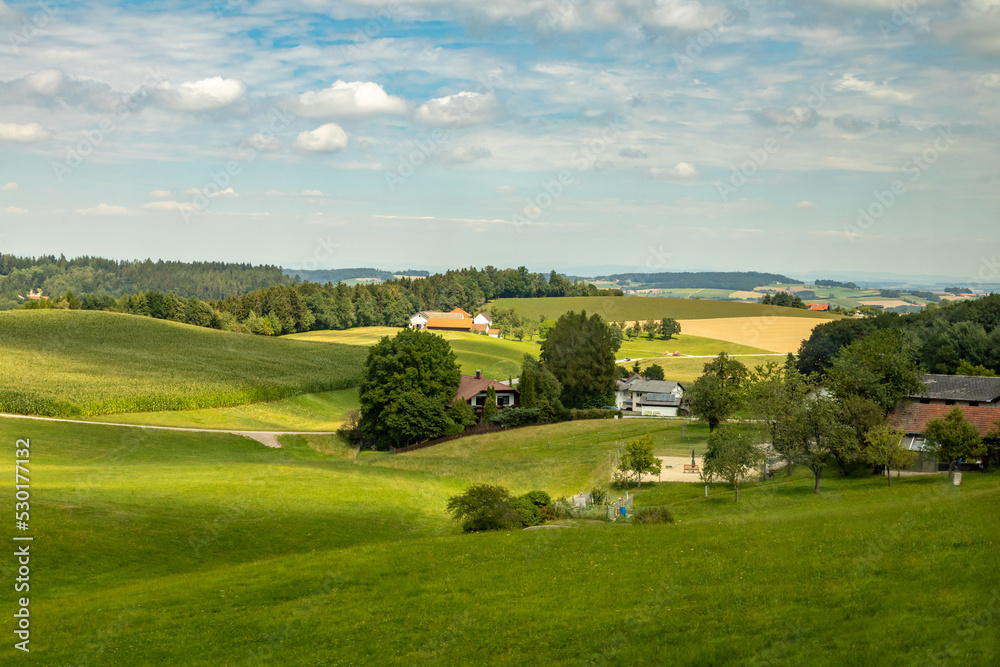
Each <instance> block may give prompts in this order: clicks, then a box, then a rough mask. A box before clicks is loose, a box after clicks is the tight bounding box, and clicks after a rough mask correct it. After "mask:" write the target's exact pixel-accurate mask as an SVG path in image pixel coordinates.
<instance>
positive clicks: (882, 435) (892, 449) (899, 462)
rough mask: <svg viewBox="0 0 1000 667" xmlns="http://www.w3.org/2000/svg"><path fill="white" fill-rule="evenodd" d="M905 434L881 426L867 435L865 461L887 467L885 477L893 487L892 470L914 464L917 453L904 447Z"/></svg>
mask: <svg viewBox="0 0 1000 667" xmlns="http://www.w3.org/2000/svg"><path fill="white" fill-rule="evenodd" d="M903 436H904V433H903V432H902V431H899V430H897V429H895V428H893V427H891V426H889V425H888V424H884V423H883V424H880V425H879V426H876V427H875V428H873V429H871V430H869V431H868V433H866V434H865V445H866V446H865V449H864V457H865V460H866V461H868V462H869V463H871V464H873V465H880V466H885V476H886V478H887V479H888V480H889V486H892V469H893V468H896V469H897V470H898V469H900V468H905V467H906V466H908V465H910V464H911V463H912V462H913V457H914V456H915V455H916V452H912V451H910V450H909V449H907V448H906V447H905V446H904V445H903Z"/></svg>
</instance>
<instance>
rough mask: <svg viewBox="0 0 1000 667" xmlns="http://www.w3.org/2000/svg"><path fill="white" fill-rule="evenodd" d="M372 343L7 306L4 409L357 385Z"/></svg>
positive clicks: (151, 406)
mask: <svg viewBox="0 0 1000 667" xmlns="http://www.w3.org/2000/svg"><path fill="white" fill-rule="evenodd" d="M364 356H365V353H364V350H361V349H359V348H357V347H355V346H351V345H336V346H331V345H320V344H317V343H303V342H296V341H288V340H276V339H273V338H267V337H264V336H252V335H249V334H235V333H227V332H223V331H215V330H212V329H204V328H201V327H195V326H190V325H187V324H180V323H177V322H166V321H163V320H155V319H152V318H149V317H140V316H137V315H123V314H120V313H105V312H98V311H82V310H35V311H31V310H25V311H9V312H3V313H0V372H2V373H3V377H4V386H3V388H2V389H0V412H13V413H17V414H38V415H46V416H53V417H82V416H88V415H100V414H113V413H121V412H140V411H152V410H182V409H195V408H206V407H225V406H233V405H242V404H246V403H254V402H258V401H265V400H275V399H279V398H285V397H288V396H294V395H297V394H304V393H310V392H321V391H330V390H334V389H344V388H347V387H350V386H354V385H355V384H356V383H357V378H358V375H359V374H360V372H361V368H362V362H363V360H364Z"/></svg>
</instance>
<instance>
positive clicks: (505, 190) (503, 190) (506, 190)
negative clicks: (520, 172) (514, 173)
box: [493, 185, 514, 195]
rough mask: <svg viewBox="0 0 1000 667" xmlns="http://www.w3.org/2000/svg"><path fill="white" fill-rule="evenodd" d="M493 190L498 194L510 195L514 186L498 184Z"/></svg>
mask: <svg viewBox="0 0 1000 667" xmlns="http://www.w3.org/2000/svg"><path fill="white" fill-rule="evenodd" d="M493 192H495V193H497V194H498V195H510V194H514V186H513V185H498V186H497V187H496V188H495V189H494V190H493Z"/></svg>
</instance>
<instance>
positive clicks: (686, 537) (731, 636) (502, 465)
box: [0, 419, 1000, 666]
mask: <svg viewBox="0 0 1000 667" xmlns="http://www.w3.org/2000/svg"><path fill="white" fill-rule="evenodd" d="M647 426H648V428H650V430H651V431H655V432H654V436H655V437H657V438H658V439H662V443H663V444H664V445H666V444H667V443H668V441H676V440H677V439H678V438H679V437H681V436H680V435H679V431H677V430H676V429H679V428H680V426H681V425H680V424H679V423H674V422H668V421H660V420H634V421H633V420H624V422H623V423H620V422H617V421H613V420H612V421H601V422H584V423H570V424H560V425H557V426H552V427H538V428H533V429H524V430H522V431H518V432H516V433H514V432H510V433H504V434H496V435H494V436H478V437H475V438H469V439H467V440H466V441H465V442H464V443H462V445H461V446H459V445H458V444H457V443H458V442H461V441H457V442H456V443H448V445H444V446H442V447H446V449H440V450H438V451H437V452H435V450H434V448H431V449H428V450H421V451H418V452H412V453H410V454H402V455H397V456H395V457H393V456H392V455H388V454H374V453H371V454H368V455H365V456H362V457H361V458H359V459H358V460H357V461H355V459H354V457H353V455H352V453H351V452H350V451H349V450H347V449H346V448H340V449H338V448H337V445H336V444H335V443H333V442H332V441H330V440H329V439H328V438H326V437H325V436H307V437H294V438H286V439H285V441H284V442H285V448H284V449H281V450H270V449H267V448H265V447H262V446H261V445H260V444H259V443H256V442H253V441H250V440H246V439H242V438H238V437H235V436H228V435H224V434H218V435H214V434H208V435H206V434H191V433H176V432H162V431H150V432H142V431H137V430H135V429H128V428H124V427H110V426H88V425H74V424H54V423H43V422H31V421H28V420H19V419H4V420H2V421H0V441H4V442H7V443H8V444H9V445H10V450H9V451H11V452H12V451H13V443H14V440H15V439H16V438H23V437H29V438H31V452H32V453H31V461H30V463H29V464H28V467H29V468H30V478H31V531H30V533H31V535H33V536H34V537H35V541H34V542H33V543H32V544H31V549H32V552H31V553H32V558H31V568H32V571H31V590H30V593H29V595H30V598H31V623H32V625H31V628H32V637H31V654H30V655H23V654H21V653H20V652H19V651H16V650H15V649H14V648H13V641H8V642H6V643H5V644H4V645H3V646H2V647H0V663H3V664H21V663H24V664H39V665H42V664H44V665H71V664H72V665H105V664H107V665H112V664H113V665H126V666H127V665H212V666H217V665H253V664H296V665H342V664H352V665H413V664H438V665H469V664H489V665H519V664H546V665H578V664H608V665H612V664H677V665H704V664H720V665H721V664H753V665H766V664H767V665H770V664H789V665H807V664H808V665H843V664H855V665H863V664H879V665H910V664H940V663H947V664H994V663H996V662H997V661H998V660H1000V633H998V632H997V623H998V622H1000V587H998V584H996V572H995V569H996V568H995V564H996V553H997V549H998V547H1000V514H998V513H997V512H996V507H997V502H998V499H1000V477H998V476H997V475H995V474H966V475H965V478H964V480H963V484H962V486H960V487H954V486H950V485H949V484H947V481H946V478H945V477H943V476H938V475H932V476H919V477H908V478H907V477H904V478H901V479H899V480H894V482H893V486H892V487H891V488H889V487H887V486H886V484H885V480H884V478H879V477H871V476H868V475H857V476H854V477H849V478H841V477H839V476H837V474H836V473H835V470H834V469H833V468H831V469H828V470H827V472H826V476H825V477H824V479H823V483H822V486H821V490H822V493H820V494H818V495H816V494H813V493H812V479H811V476H810V475H809V474H808V473H807V471H805V470H800V469H797V470H796V471H795V473H794V474H793V476H792V477H791V478H787V477H784V476H783V475H780V474H779V475H778V476H777V477H775V478H774V479H773V480H770V481H768V482H766V483H749V484H746V485H744V487H743V490H742V493H741V501H740V503H739V504H738V505H735V504H734V503H733V502H732V493H731V491H730V490H729V489H727V488H726V487H725V486H724V485H722V484H715V485H712V487H711V489H710V492H709V497H708V498H705V497H704V487H703V486H702V485H701V484H700V483H662V484H656V483H653V484H644V485H643V487H642V488H641V489H639V490H638V491H637V492H636V504H637V505H638V506H644V505H645V506H648V505H659V504H663V503H669V504H670V506H671V508H672V510H673V513H674V515H675V517H676V523H674V524H671V525H656V526H633V525H628V524H624V525H622V524H604V523H589V522H582V521H581V522H575V523H574V522H570V525H571V526H572V527H570V528H565V529H561V530H541V531H507V532H498V533H490V534H480V535H462V534H460V533H459V531H458V528H457V526H456V525H455V522H454V521H452V520H451V519H450V518H449V517H448V516H447V515H446V513H445V512H444V505H445V502H446V499H447V497H448V496H450V495H452V494H454V493H456V492H458V491H460V490H461V489H463V488H464V487H465V486H466V485H467V484H469V483H471V482H474V481H495V482H500V483H505V484H507V485H508V486H510V487H512V488H515V489H523V488H527V487H528V486H536V485H537V486H540V487H541V488H543V489H546V490H549V491H550V492H552V493H554V494H559V493H561V492H570V491H572V490H575V489H576V488H577V487H579V486H580V485H581V484H585V483H587V482H589V481H591V480H599V479H600V478H601V475H602V474H603V473H604V471H605V470H606V466H607V463H606V457H607V453H606V451H604V452H602V451H601V450H602V449H604V448H605V447H606V446H607V445H608V444H610V443H613V441H614V440H615V439H616V438H617V437H621V432H620V430H621V429H622V428H625V429H629V430H630V431H633V432H635V433H636V434H638V432H639V431H642V430H644V429H645V428H646V427H647ZM689 433H691V436H690V437H691V438H692V439H698V438H703V436H704V434H703V433H699V432H697V429H694V428H693V427H692V428H689ZM574 438H575V440H574ZM321 440H324V441H325V446H324V447H322V448H321V449H323V450H324V451H325V452H327V453H323V452H321V451H317V448H316V447H315V445H316V443H318V442H320V441H321ZM567 440H568V441H567ZM310 443H312V445H313V446H310ZM548 443H552V445H551V448H550V446H549V444H548ZM687 444H688V443H687V442H686V441H684V445H685V446H686V445H687ZM13 503H14V498H13V494H12V493H4V494H0V507H2V508H4V510H5V511H6V512H7V514H8V516H11V515H12V514H13V512H14V508H13ZM12 528H13V527H12ZM16 567H17V565H16V563H15V560H14V559H13V558H12V557H11V556H10V555H8V556H6V557H4V558H2V559H0V575H2V576H3V578H4V579H5V580H7V581H13V578H14V576H15V574H14V573H15V568H16ZM13 595H14V594H13V593H12V592H11V593H10V594H9V597H8V602H9V603H10V604H13ZM10 604H8V608H10V609H13V607H11V606H10ZM11 613H12V612H11Z"/></svg>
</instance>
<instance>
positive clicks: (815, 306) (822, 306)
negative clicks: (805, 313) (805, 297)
mask: <svg viewBox="0 0 1000 667" xmlns="http://www.w3.org/2000/svg"><path fill="white" fill-rule="evenodd" d="M809 310H817V311H821V312H829V311H830V304H828V303H810V304H809Z"/></svg>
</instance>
